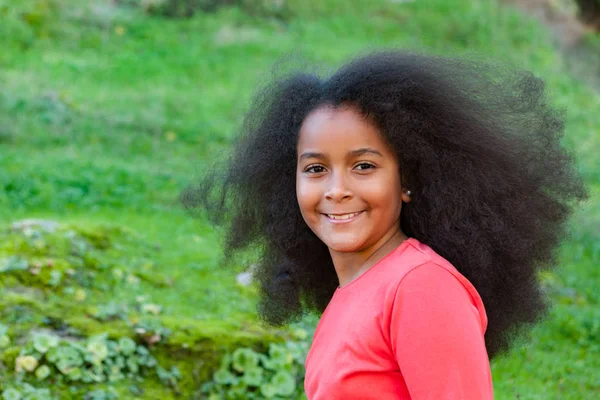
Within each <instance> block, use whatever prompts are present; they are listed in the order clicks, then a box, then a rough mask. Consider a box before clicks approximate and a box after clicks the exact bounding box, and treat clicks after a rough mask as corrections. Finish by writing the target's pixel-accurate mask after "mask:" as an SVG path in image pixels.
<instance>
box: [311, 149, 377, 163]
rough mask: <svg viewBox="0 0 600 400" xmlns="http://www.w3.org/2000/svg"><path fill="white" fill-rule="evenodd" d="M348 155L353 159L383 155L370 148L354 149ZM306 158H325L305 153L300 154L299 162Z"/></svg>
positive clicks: (316, 154) (320, 155)
mask: <svg viewBox="0 0 600 400" xmlns="http://www.w3.org/2000/svg"><path fill="white" fill-rule="evenodd" d="M348 154H349V155H351V156H353V157H359V156H362V155H364V154H372V155H376V156H379V157H383V155H382V154H381V153H380V152H379V151H377V150H375V149H372V148H370V147H364V148H362V149H356V150H352V151H351V152H350V153H348ZM307 158H325V155H324V154H323V153H313V152H305V153H302V155H301V156H300V159H299V160H300V161H302V160H304V159H307Z"/></svg>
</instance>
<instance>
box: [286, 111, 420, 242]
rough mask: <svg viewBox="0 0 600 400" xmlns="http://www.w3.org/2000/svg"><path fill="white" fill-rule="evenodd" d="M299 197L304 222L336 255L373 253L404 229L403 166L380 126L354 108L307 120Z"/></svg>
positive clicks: (320, 113) (301, 148)
mask: <svg viewBox="0 0 600 400" xmlns="http://www.w3.org/2000/svg"><path fill="white" fill-rule="evenodd" d="M297 155H298V158H297V168H296V195H297V198H298V205H299V206H300V211H301V213H302V217H303V218H304V221H306V223H307V224H308V226H309V227H310V229H311V230H312V231H313V232H314V233H315V234H316V235H317V236H318V237H319V238H320V239H321V240H322V241H323V242H324V243H325V244H326V245H327V247H329V249H330V251H335V252H344V253H346V252H352V253H355V252H371V251H370V249H377V248H378V247H379V246H381V245H382V244H383V243H384V242H385V241H386V240H387V239H389V238H390V237H391V236H392V235H394V234H395V233H397V232H398V230H399V229H400V228H399V226H400V223H399V218H400V210H401V208H402V201H405V202H408V201H410V198H409V197H408V196H407V195H406V194H405V193H403V191H402V188H401V184H400V173H399V168H398V161H397V159H396V156H395V154H394V153H393V151H392V149H391V148H390V147H389V145H388V144H387V143H386V142H385V140H384V139H383V137H382V136H381V134H380V133H379V130H378V129H377V127H375V126H374V125H373V124H372V123H371V122H370V121H368V120H367V119H365V117H363V116H362V115H361V114H360V113H359V112H358V111H356V110H355V109H353V108H351V107H341V108H332V107H321V108H318V109H316V110H315V111H313V112H312V113H310V114H309V115H308V117H307V118H306V119H305V120H304V123H303V125H302V127H301V129H300V135H299V139H298V145H297Z"/></svg>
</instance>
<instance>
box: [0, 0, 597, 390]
mask: <svg viewBox="0 0 600 400" xmlns="http://www.w3.org/2000/svg"><path fill="white" fill-rule="evenodd" d="M130 3H135V2H130ZM241 3H243V6H237V7H230V6H228V7H221V8H218V9H217V10H216V11H214V12H210V13H202V12H199V13H197V14H196V15H194V16H193V17H192V18H189V19H186V18H184V19H170V18H164V17H161V16H151V15H147V14H145V13H144V12H143V11H142V10H141V9H140V8H139V7H135V6H123V5H121V6H117V5H115V4H113V2H111V1H109V0H90V1H88V2H78V1H75V0H34V1H25V0H19V1H10V2H9V1H7V0H0V236H1V239H0V288H2V291H1V292H0V293H2V294H1V295H0V324H1V325H0V393H1V392H2V390H5V391H6V390H8V388H9V387H11V388H17V389H18V390H19V391H21V392H22V393H24V392H25V390H26V389H24V387H25V386H24V383H23V382H29V383H30V384H32V385H33V386H35V387H37V388H49V389H50V392H51V393H52V394H53V395H54V396H57V397H58V398H84V397H85V398H90V399H91V398H94V399H96V398H97V399H100V398H107V399H108V398H116V396H118V398H149V399H150V398H156V399H158V398H161V399H168V398H174V397H175V396H176V395H177V394H178V393H179V394H182V397H183V398H205V397H208V395H207V392H208V391H210V390H213V392H214V391H216V389H214V388H213V389H210V388H208V389H206V388H207V387H208V386H204V388H205V390H204V392H203V390H202V388H203V385H205V384H206V383H207V382H208V383H209V384H210V382H213V383H214V382H217V383H219V382H220V384H222V386H223V387H227V388H228V389H227V390H229V392H230V396H232V398H268V397H269V396H271V397H272V398H296V397H298V396H297V393H299V392H300V388H301V377H302V371H301V369H302V368H301V362H300V359H301V358H302V357H301V354H302V351H305V347H303V346H305V345H306V344H307V343H308V342H309V341H310V331H311V329H312V328H313V327H314V322H315V319H314V317H313V318H307V320H306V321H303V322H301V323H299V325H295V326H294V327H292V328H291V329H289V328H282V329H272V328H267V327H265V326H263V325H261V324H260V322H259V321H258V319H257V317H256V315H255V313H254V305H255V301H256V292H255V288H253V287H252V286H250V287H245V286H242V285H239V284H238V283H237V282H236V275H237V274H238V273H241V272H243V271H245V270H247V269H248V268H249V265H248V263H247V262H246V261H245V260H243V259H240V260H235V261H234V262H232V263H231V264H230V265H225V264H224V262H223V260H222V259H221V253H220V242H219V233H218V231H216V230H214V229H213V227H211V226H210V225H209V224H208V223H207V221H206V218H205V217H200V218H192V217H190V216H189V215H187V214H186V213H185V212H184V211H183V210H182V209H181V207H180V205H179V203H178V196H179V194H180V193H181V191H182V190H183V189H184V188H185V187H186V186H187V185H189V184H190V183H193V182H194V180H195V179H196V178H197V177H198V176H200V175H201V174H202V170H203V169H204V168H207V167H208V166H209V165H210V161H211V160H215V159H216V158H217V157H219V156H220V155H221V154H223V153H224V152H225V151H226V150H227V149H228V147H229V145H230V143H231V141H232V138H233V137H234V135H235V132H236V128H237V127H238V126H239V124H240V122H241V118H242V116H243V113H244V110H245V109H246V108H247V107H248V105H249V103H250V101H251V96H252V91H253V89H254V88H255V87H256V85H257V84H259V83H260V82H263V81H264V80H265V79H268V78H269V76H270V71H271V67H272V65H273V64H274V63H275V62H277V61H279V60H281V59H282V57H284V56H286V55H289V54H295V55H297V54H299V55H301V56H302V57H303V59H304V60H306V61H308V62H310V63H312V64H314V65H316V66H318V67H319V68H320V69H322V70H324V71H327V70H328V69H331V68H334V67H335V66H337V65H339V64H340V63H342V62H343V61H344V60H347V59H348V58H349V57H351V56H353V55H354V54H356V53H357V52H363V51H366V50H370V49H375V48H382V47H404V48H412V49H417V50H423V49H426V50H429V51H431V52H435V53H438V54H479V55H481V56H483V57H489V58H493V59H495V60H498V61H502V62H507V63H512V64H515V65H517V66H519V67H522V68H525V69H528V70H531V71H532V72H533V73H535V74H536V75H538V76H540V77H542V78H544V79H545V80H546V82H547V87H548V90H549V93H550V96H551V97H550V100H551V101H552V102H553V103H555V104H556V105H559V106H564V107H565V109H566V112H567V127H566V131H565V132H566V133H565V137H564V144H565V146H567V147H568V148H569V149H570V150H571V151H572V152H573V154H574V155H575V156H576V160H577V166H578V168H579V170H580V171H581V173H582V174H583V176H584V179H585V181H586V183H587V184H588V186H589V189H590V194H591V199H590V201H589V202H588V203H587V204H586V205H585V207H583V208H582V209H581V210H580V212H578V214H577V215H576V216H575V217H574V219H573V221H572V224H571V225H572V232H573V233H572V236H571V237H570V238H568V239H567V240H566V241H565V243H564V245H563V246H562V248H561V257H560V260H561V262H560V268H559V269H558V270H556V272H554V273H547V274H544V275H543V276H540V279H541V280H542V281H543V284H544V288H545V289H546V290H547V292H548V294H549V295H550V296H551V298H552V300H553V303H554V306H553V308H552V310H551V312H550V314H549V316H548V318H547V319H546V320H544V322H542V323H540V324H539V325H537V326H536V327H535V328H534V329H533V330H532V332H531V334H530V335H529V337H526V338H523V339H522V341H521V342H520V343H519V344H517V345H516V346H515V347H514V349H513V350H512V351H511V352H510V354H508V355H507V356H505V357H502V358H501V359H497V360H495V361H494V362H493V364H492V374H493V378H494V388H495V392H496V397H497V398H498V399H517V398H518V399H573V400H575V399H577V400H579V399H596V398H600V307H599V303H600V294H598V291H597V289H596V287H597V285H598V283H599V282H600V270H599V269H598V268H597V265H598V262H599V261H600V245H599V244H598V240H597V238H598V234H599V231H598V226H600V202H599V201H598V195H599V194H600V166H599V165H598V161H597V154H598V151H599V149H600V133H599V132H600V114H598V113H597V112H595V110H598V109H599V107H600V91H599V90H598V88H594V87H592V86H591V84H590V79H588V78H589V77H588V76H581V72H580V71H582V70H585V71H588V70H589V71H594V69H593V68H591V69H589V68H583V69H577V68H574V65H573V62H572V60H570V59H569V58H568V56H567V55H566V54H567V53H565V51H564V50H561V49H560V48H559V46H558V45H556V44H555V43H554V41H553V39H552V34H551V32H550V31H549V29H548V28H546V27H544V26H542V25H541V24H540V23H539V22H537V21H536V20H534V19H533V18H531V17H527V16H525V15H523V14H522V13H521V12H520V11H519V10H517V9H514V8H511V7H508V6H505V5H502V4H499V3H497V2H493V1H477V0H472V1H467V0H456V1H450V0H434V1H431V2H424V1H421V2H419V1H403V2H400V1H384V0H374V1H361V0H346V1H341V0H328V1H313V0H311V1H301V0H292V1H285V2H275V1H265V2H262V3H261V2H252V1H246V2H241ZM261 4H262V5H261ZM586 40H587V41H588V42H589V46H597V43H599V42H600V41H599V39H598V37H597V36H596V37H594V36H593V35H591V34H590V36H589V38H587V39H586ZM598 47H599V48H600V46H598ZM287 59H289V57H288V58H287ZM288 62H289V61H288ZM582 62H583V61H582ZM593 62H597V63H599V65H600V59H598V58H594V59H592V58H590V59H589V63H593ZM598 70H600V67H599V68H596V69H595V71H598ZM577 71H579V72H577ZM32 218H37V219H43V220H46V221H53V222H56V223H57V224H58V225H57V226H56V227H46V228H44V227H43V226H39V225H35V224H34V225H31V226H14V225H12V227H11V224H13V223H15V222H18V221H22V220H24V219H32ZM2 326H4V327H5V328H6V332H4V333H3V332H2V329H3V328H2ZM104 333H106V334H107V336H98V335H102V334H104ZM49 334H50V335H59V336H60V337H61V340H63V341H64V342H61V343H63V344H61V345H60V346H58V347H57V345H55V344H53V343H51V344H47V343H42V344H40V343H41V342H40V341H43V340H47V339H48V337H47V335H49ZM2 337H6V338H8V340H9V342H8V343H4V345H3V344H2V339H1V338H2ZM40 337H41V338H42V339H40ZM123 338H130V339H133V340H134V341H135V343H136V345H137V350H136V351H138V352H139V354H138V353H137V352H134V353H130V352H129V351H130V350H127V349H128V347H127V346H128V344H130V342H128V341H127V340H124V339H123ZM120 339H123V340H122V341H121V342H119V340H120ZM115 343H117V344H115ZM271 343H276V344H279V345H280V346H283V347H272V349H273V348H275V350H272V349H271V350H270V352H269V351H268V350H267V349H268V348H269V344H271ZM288 344H291V345H289V346H292V347H285V346H288ZM76 345H77V346H79V347H81V348H79V347H77V349H78V350H77V351H80V354H81V355H82V357H84V356H85V357H89V358H90V360H87V359H86V360H83V361H81V362H80V363H79V364H77V363H72V364H68V363H67V362H66V361H65V360H66V358H68V357H67V356H66V355H64V354H62V353H60V354H58V355H56V354H55V353H58V352H57V351H54V353H52V355H49V354H50V353H51V352H50V350H48V348H62V347H64V348H69V349H74V348H76V347H75V346H76ZM296 345H298V346H299V349H300V350H298V349H297V348H296V347H293V346H296ZM61 346H62V347H61ZM105 348H106V349H107V351H108V353H106V354H104V349H105ZM239 348H253V349H254V350H256V351H257V352H260V353H261V354H264V355H267V356H265V357H266V358H264V360H267V358H268V361H269V362H271V363H273V362H275V361H277V362H279V361H281V360H279V358H278V357H279V355H278V354H277V351H278V350H277V349H279V350H281V349H283V348H286V349H287V350H286V351H288V352H289V354H288V353H286V354H287V355H289V356H290V357H291V358H290V357H288V358H289V359H290V360H292V359H293V361H289V363H287V364H286V362H287V361H281V363H282V364H281V368H280V369H281V370H285V371H287V372H290V376H293V377H294V379H296V381H295V382H294V383H293V384H292V383H290V382H288V381H286V380H285V376H284V375H281V374H278V372H277V369H276V368H270V367H267V366H266V365H267V364H266V362H267V361H264V363H263V361H262V360H263V358H261V363H262V364H260V365H261V368H263V369H264V372H265V374H266V375H265V376H269V377H271V378H269V379H271V380H270V381H268V382H267V381H266V380H265V381H260V379H259V381H260V382H259V383H260V385H259V384H254V383H250V384H246V386H244V385H241V386H240V387H234V386H235V385H233V384H228V383H226V382H227V379H229V378H227V377H226V376H225V375H224V370H225V369H227V368H225V369H224V367H223V366H221V364H222V363H221V357H222V356H223V355H225V354H232V353H234V351H235V350H236V349H239ZM303 349H304V350H303ZM61 351H62V350H61ZM65 351H67V350H65ZM131 351H133V350H131ZM146 351H148V352H149V353H150V355H148V356H146V355H143V354H142V353H144V352H146ZM144 354H145V353H144ZM235 354H236V357H237V358H238V359H244V360H246V359H252V357H254V356H253V355H252V354H254V353H243V352H239V351H238V352H237V353H235ZM248 354H250V355H248ZM28 355H34V356H35V357H34V358H36V359H37V361H36V362H37V363H39V364H42V362H44V363H46V364H47V365H48V366H49V367H50V370H49V374H48V376H43V375H44V373H42V372H40V373H39V375H40V376H43V377H42V378H40V376H38V377H36V375H35V374H36V373H37V371H38V370H39V369H40V368H39V366H37V365H36V366H35V367H33V366H31V365H30V364H27V362H33V361H32V360H31V358H29V359H27V358H24V357H27V356H28ZM134 355H135V357H134ZM287 355H286V357H287ZM119 357H121V358H119ZM284 359H285V357H284ZM52 360H55V361H52ZM131 360H134V361H135V363H137V364H136V365H137V366H135V367H131V368H129V366H127V367H124V366H121V365H120V364H119V363H121V362H124V363H127V362H134V361H131ZM152 360H154V361H152ZM278 360H279V361H278ZM61 361H64V363H63V364H60V362H61ZM225 361H228V359H226V360H225ZM238 361H239V360H238ZM244 362H249V363H250V364H252V362H253V361H244ZM17 365H18V366H19V368H20V369H22V372H21V373H17V372H16V371H15V369H16V366H17ZM98 365H101V367H102V368H104V370H102V371H100V370H97V369H96V370H95V369H94V366H96V367H97V366H98ZM115 366H117V367H118V368H116V367H115ZM158 366H159V367H160V368H159V367H158ZM174 367H175V368H176V369H173V368H174ZM102 368H100V369H102ZM228 368H229V367H228ZM233 368H234V369H235V367H233ZM29 369H32V370H31V371H29ZM34 371H35V372H34ZM215 371H219V372H221V373H222V374H221V375H218V374H217V375H213V373H214V372H215ZM44 372H46V371H44ZM238 372H239V370H238ZM291 372H293V374H292V373H291ZM86 374H87V375H86ZM269 374H270V375H269ZM121 375H122V376H121ZM224 376H225V377H224ZM286 376H287V375H286ZM84 377H86V379H84ZM264 379H266V378H264ZM86 380H87V381H86ZM265 383H266V388H264V389H256V388H258V387H259V386H261V385H262V386H265ZM269 385H271V386H269ZM109 386H113V388H114V389H113V390H112V391H110V390H108V387H109ZM292 386H294V390H293V392H294V394H293V395H291V394H287V395H286V394H284V393H285V391H286V390H288V391H289V389H290V387H292ZM273 387H275V388H276V389H277V388H278V389H277V390H281V392H280V394H279V395H277V394H273V393H275V392H276V391H277V390H276V389H273ZM247 388H249V389H247ZM246 389H247V390H248V393H246V394H239V393H244V390H246ZM271 389H273V390H275V392H273V391H271V392H269V390H271ZM236 390H237V392H236ZM261 390H262V391H261ZM234 392H235V393H238V392H239V393H238V394H237V395H236V394H235V393H234ZM255 392H256V393H255ZM40 393H42V392H39V393H38V394H37V395H38V396H43V395H42V394H40ZM257 393H258V394H257ZM290 393H291V392H290ZM255 395H256V397H252V396H255ZM32 396H33V395H30V398H34V397H32ZM44 396H45V395H44ZM102 396H104V397H102ZM111 396H112V397H111ZM233 396H240V397H233ZM5 397H6V396H5ZM10 398H11V399H12V398H13V397H10ZM14 398H16V397H14ZM39 398H47V397H39ZM213 398H218V397H213Z"/></svg>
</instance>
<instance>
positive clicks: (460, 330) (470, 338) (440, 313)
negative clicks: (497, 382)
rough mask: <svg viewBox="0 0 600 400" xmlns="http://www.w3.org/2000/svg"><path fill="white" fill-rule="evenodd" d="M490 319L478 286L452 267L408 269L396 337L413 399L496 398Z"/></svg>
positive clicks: (394, 319)
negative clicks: (489, 353) (488, 332)
mask: <svg viewBox="0 0 600 400" xmlns="http://www.w3.org/2000/svg"><path fill="white" fill-rule="evenodd" d="M465 285H467V286H465ZM469 286H470V287H469ZM467 287H469V290H467ZM473 294H475V296H476V297H477V298H476V299H475V298H474V297H473ZM482 314H483V315H482ZM482 321H485V322H483V323H482ZM486 324H487V319H486V317H485V310H483V303H482V302H481V299H480V298H479V297H478V295H477V294H476V291H475V289H474V288H473V287H472V285H470V284H469V283H468V282H461V281H460V280H459V279H458V278H457V276H455V275H454V274H453V273H452V272H450V271H449V270H447V269H445V268H443V267H441V266H439V265H437V264H435V263H433V262H428V263H426V264H423V265H420V266H418V267H416V268H414V269H413V270H411V271H410V272H408V273H407V274H406V276H405V277H404V278H403V279H402V281H401V282H400V284H399V285H398V289H397V292H396V295H395V298H394V304H393V309H392V312H391V320H390V340H391V346H392V350H393V353H394V356H395V358H396V361H397V363H398V366H399V367H400V371H401V373H402V375H403V377H404V379H405V382H406V386H407V388H408V391H409V393H410V397H411V399H412V400H490V399H493V398H494V394H493V385H492V377H491V372H490V364H489V360H488V356H487V351H486V348H485V341H484V336H483V335H484V331H485V327H486Z"/></svg>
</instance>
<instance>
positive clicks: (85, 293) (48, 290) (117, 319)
mask: <svg viewBox="0 0 600 400" xmlns="http://www.w3.org/2000/svg"><path fill="white" fill-rule="evenodd" d="M157 252H158V250H157V248H156V246H153V245H151V244H149V243H146V242H144V241H143V240H142V239H141V238H140V237H139V235H137V234H136V233H135V232H132V231H130V230H128V229H126V228H122V227H119V226H103V227H99V228H95V227H86V228H82V227H81V226H74V225H70V226H67V225H64V226H60V227H58V228H57V229H55V230H54V231H53V232H48V231H44V230H41V229H37V230H36V228H35V227H32V228H28V230H2V231H0V260H2V259H4V260H6V259H8V258H9V257H13V258H12V259H11V261H10V262H12V263H14V264H11V265H12V267H11V268H5V269H4V270H2V269H0V287H2V288H3V289H4V294H3V296H1V297H0V316H1V317H2V318H3V319H5V318H7V317H8V318H19V317H18V316H17V315H16V314H18V313H19V312H21V314H23V313H25V314H27V320H18V321H15V323H13V324H12V325H11V326H12V327H11V329H10V335H12V337H11V339H13V340H12V342H13V346H11V347H10V348H8V349H7V350H6V351H5V352H4V353H3V355H2V357H1V358H0V361H1V362H3V363H4V364H5V365H6V366H7V371H8V379H9V380H10V379H14V378H15V376H14V374H13V368H14V362H15V358H16V357H17V356H18V354H19V352H20V351H21V346H22V345H23V344H24V343H25V342H26V341H27V340H28V338H29V337H30V336H31V333H32V332H35V331H39V330H47V331H48V330H49V331H52V332H54V333H55V334H57V335H59V336H62V337H65V338H66V337H68V338H69V340H78V339H79V338H85V337H90V336H94V335H98V334H104V333H105V334H107V335H108V337H109V338H110V339H118V338H122V337H130V338H134V339H135V340H136V341H137V342H138V343H139V344H143V345H148V343H152V342H148V341H145V338H144V337H142V336H140V335H138V334H137V333H136V331H135V327H136V323H137V322H140V321H150V322H152V323H153V324H156V326H158V327H159V328H157V329H165V332H166V330H170V331H171V333H170V334H169V335H168V336H166V339H165V338H161V339H163V340H160V341H159V342H158V343H156V344H154V345H148V347H149V350H150V351H151V353H152V354H153V355H154V357H156V359H157V360H158V362H159V364H160V365H161V366H163V367H164V368H166V369H170V368H171V367H173V366H175V367H177V368H178V369H179V371H180V372H181V379H180V381H179V382H178V383H177V386H176V387H171V388H169V387H165V386H164V384H161V383H160V382H159V380H158V379H157V377H156V376H152V377H148V378H147V379H144V380H143V381H141V382H134V381H131V380H124V381H119V382H116V383H115V385H111V386H113V387H114V388H115V389H116V390H117V392H119V393H120V394H121V395H122V398H131V397H135V396H138V397H140V398H144V399H161V400H164V399H170V398H175V397H176V395H177V393H185V394H186V395H188V394H189V395H193V394H194V393H196V392H198V396H199V397H201V396H200V394H199V388H200V387H201V385H202V383H203V382H205V381H207V380H210V379H212V373H213V371H215V370H216V369H217V368H218V367H219V365H220V363H221V358H222V357H223V355H224V354H226V353H231V352H233V351H234V350H235V349H236V348H239V347H251V348H254V349H256V350H258V351H264V350H265V349H266V348H267V347H268V344H269V343H272V342H281V341H283V340H285V339H286V338H287V333H286V332H285V331H279V330H270V329H266V328H265V327H263V326H261V325H260V324H259V323H258V322H256V321H253V320H250V321H249V319H248V318H246V316H245V315H231V316H228V317H226V318H222V317H220V318H218V319H217V318H210V316H208V315H202V316H200V317H195V318H192V317H182V316H180V315H178V314H176V313H175V312H176V310H173V309H169V310H168V311H169V312H173V314H165V315H146V314H144V313H143V312H142V310H141V308H142V307H141V305H142V304H144V303H143V302H142V301H140V300H138V296H139V295H142V294H143V295H144V297H148V296H147V293H148V291H147V290H146V289H147V286H143V285H149V287H151V288H154V289H155V290H153V292H152V293H153V294H152V297H153V298H152V300H153V303H156V302H157V300H158V299H157V298H156V296H157V294H159V293H160V291H161V290H163V291H165V292H171V291H173V290H176V289H174V288H171V287H170V286H171V285H172V282H170V281H169V279H168V277H167V276H166V275H164V274H162V273H161V272H160V271H159V270H158V266H157V263H156V262H155V261H154V260H153V257H154V256H155V255H156V254H157ZM14 257H19V259H18V260H16V259H15V258H14ZM15 260H16V261H15ZM0 262H1V261H0ZM0 265H2V264H0ZM57 276H59V278H60V279H59V278H57ZM131 277H133V278H131ZM138 281H140V282H139V283H138ZM117 296H118V297H119V300H118V302H119V304H121V302H122V303H123V306H124V309H126V310H127V311H124V312H122V313H120V314H117V315H116V316H114V317H113V318H110V319H107V320H100V318H97V317H95V314H96V313H95V312H94V310H96V311H97V310H98V308H99V305H101V303H99V302H101V301H107V300H108V299H111V298H115V297H117ZM111 301H112V300H111ZM11 310H12V311H11ZM52 379H53V378H52ZM52 379H49V380H47V381H44V382H42V383H40V384H41V385H46V386H47V385H49V384H50V383H51V386H52V390H53V392H54V393H55V394H56V395H57V396H58V397H59V398H61V399H71V398H73V399H74V398H77V399H80V398H82V397H83V395H84V394H85V393H86V392H87V391H89V390H92V389H96V388H103V387H107V385H103V384H97V385H78V384H67V383H65V382H61V381H60V380H58V381H55V380H52ZM32 383H35V382H33V380H32ZM40 384H38V383H36V385H37V386H39V385H40ZM132 388H133V389H132ZM136 393H137V395H136Z"/></svg>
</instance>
